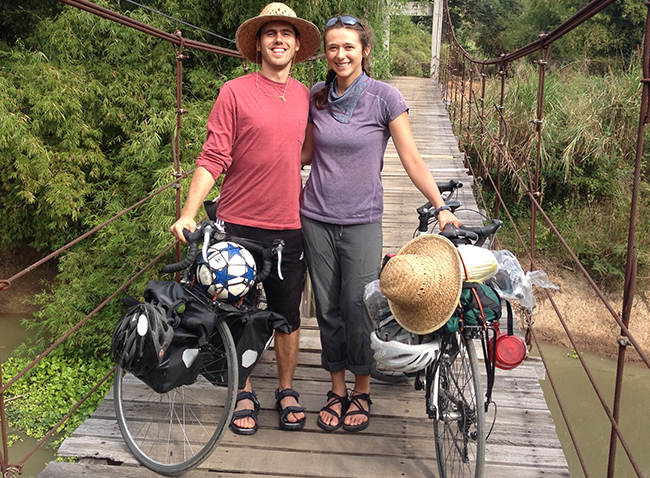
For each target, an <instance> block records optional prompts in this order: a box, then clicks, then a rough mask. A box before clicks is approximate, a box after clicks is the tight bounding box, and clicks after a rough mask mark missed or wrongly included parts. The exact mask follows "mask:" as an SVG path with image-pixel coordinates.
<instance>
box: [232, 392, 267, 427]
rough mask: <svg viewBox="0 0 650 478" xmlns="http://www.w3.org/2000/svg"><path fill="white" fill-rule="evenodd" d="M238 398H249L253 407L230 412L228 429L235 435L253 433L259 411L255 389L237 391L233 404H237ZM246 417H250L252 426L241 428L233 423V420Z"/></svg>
mask: <svg viewBox="0 0 650 478" xmlns="http://www.w3.org/2000/svg"><path fill="white" fill-rule="evenodd" d="M240 400H250V401H251V402H253V409H252V410H251V409H250V408H249V409H246V410H235V411H234V412H233V414H232V420H230V429H231V430H232V431H233V433H236V434H237V435H255V433H256V432H257V412H259V411H260V402H259V401H258V400H257V395H255V390H252V391H250V392H247V391H245V390H244V391H243V392H239V393H238V394H237V402H236V403H235V406H237V403H239V402H240ZM246 417H251V418H252V419H253V421H254V422H255V426H254V427H253V428H243V427H239V426H237V425H235V420H239V419H240V418H246Z"/></svg>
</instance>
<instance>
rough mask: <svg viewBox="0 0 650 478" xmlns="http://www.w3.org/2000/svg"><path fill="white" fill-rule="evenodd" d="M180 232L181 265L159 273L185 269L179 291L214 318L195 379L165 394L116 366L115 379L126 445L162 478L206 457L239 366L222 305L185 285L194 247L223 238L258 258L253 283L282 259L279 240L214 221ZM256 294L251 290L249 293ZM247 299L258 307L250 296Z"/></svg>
mask: <svg viewBox="0 0 650 478" xmlns="http://www.w3.org/2000/svg"><path fill="white" fill-rule="evenodd" d="M183 232H184V233H185V237H186V238H187V240H188V243H189V249H188V253H187V255H186V257H185V259H184V260H183V261H181V262H179V263H176V264H169V265H166V266H164V267H163V272H166V273H171V272H178V271H182V270H185V274H184V276H183V279H182V280H181V285H182V286H183V288H184V290H185V291H186V292H187V293H188V294H189V295H190V296H192V297H193V298H194V299H195V300H196V301H197V302H198V303H200V304H202V305H203V306H204V307H206V308H208V309H209V310H211V311H212V312H214V313H215V317H216V318H217V319H216V323H215V324H214V331H213V333H212V335H211V336H210V337H209V340H208V344H206V345H204V346H203V347H201V348H200V352H199V353H200V356H201V357H200V358H201V359H202V360H203V363H202V366H201V369H200V371H199V374H198V377H197V378H196V381H194V382H193V383H190V384H187V385H182V386H179V387H177V388H174V389H172V390H170V391H168V392H166V393H157V392H155V391H154V390H152V389H151V388H149V387H148V386H147V385H146V384H145V383H143V382H142V381H141V380H139V379H138V378H137V377H135V376H133V375H132V374H130V373H127V372H126V371H125V370H123V369H122V368H121V367H120V366H119V365H118V366H117V367H116V371H115V379H114V394H113V395H114V402H115V413H116V416H117V422H118V426H119V429H120V431H121V433H122V436H123V437H124V440H125V442H126V445H127V447H128V448H129V450H130V451H131V452H132V453H133V455H134V456H135V457H136V459H137V460H138V461H139V462H140V463H142V464H143V465H144V466H146V467H147V468H149V469H150V470H152V471H155V472H156V473H159V474H162V475H176V474H179V473H183V472H185V471H188V470H190V469H193V468H195V467H196V466H198V465H199V464H200V463H202V462H203V461H204V460H205V459H207V458H208V457H209V456H210V454H211V453H212V452H213V451H214V450H215V448H216V447H217V446H218V444H219V442H220V441H221V439H222V438H223V436H224V434H225V432H226V430H227V428H228V424H229V423H230V420H231V418H232V414H233V412H234V409H235V403H236V397H237V388H238V381H239V373H238V368H239V363H238V357H237V353H236V344H235V341H234V340H233V335H232V333H231V330H230V327H229V325H228V323H227V322H226V320H224V319H223V318H222V316H223V313H222V308H223V307H224V306H223V305H222V304H221V303H220V302H218V301H216V300H211V299H210V298H208V297H207V296H202V295H201V294H197V293H195V292H194V291H193V290H192V288H191V287H190V286H191V281H192V277H191V271H192V268H193V266H194V265H195V264H196V262H197V261H198V259H199V255H200V254H201V250H200V249H199V244H200V243H201V242H203V250H204V251H205V250H206V249H207V247H208V245H210V244H214V243H216V242H221V241H226V240H227V241H231V242H235V243H237V244H239V245H241V246H243V247H245V248H246V249H248V250H249V251H250V252H252V253H254V254H258V255H259V256H261V257H262V264H263V265H262V268H261V271H259V272H258V273H257V274H256V276H255V283H256V284H259V283H261V282H262V281H263V280H264V279H265V278H266V277H267V276H268V274H269V272H270V270H271V267H272V259H273V257H278V267H280V264H281V260H282V258H281V255H282V247H283V243H282V241H276V242H275V243H274V244H273V245H270V246H269V245H261V244H258V243H255V242H252V241H249V240H246V239H242V238H237V237H233V236H229V235H227V234H225V233H223V232H222V231H221V230H220V229H219V228H218V227H216V226H215V223H214V222H213V221H204V222H202V223H201V224H200V225H199V226H198V227H197V229H196V231H195V232H193V233H189V231H187V230H185V231H183ZM256 291H257V289H256V287H255V286H253V291H252V292H253V295H254V294H255V292H256ZM247 300H248V301H250V305H251V306H252V307H255V306H257V304H256V303H255V302H252V301H254V300H255V298H254V297H252V298H247ZM267 346H268V342H267ZM261 354H263V351H262V352H261V353H260V356H261ZM185 359H186V357H185V352H183V360H185Z"/></svg>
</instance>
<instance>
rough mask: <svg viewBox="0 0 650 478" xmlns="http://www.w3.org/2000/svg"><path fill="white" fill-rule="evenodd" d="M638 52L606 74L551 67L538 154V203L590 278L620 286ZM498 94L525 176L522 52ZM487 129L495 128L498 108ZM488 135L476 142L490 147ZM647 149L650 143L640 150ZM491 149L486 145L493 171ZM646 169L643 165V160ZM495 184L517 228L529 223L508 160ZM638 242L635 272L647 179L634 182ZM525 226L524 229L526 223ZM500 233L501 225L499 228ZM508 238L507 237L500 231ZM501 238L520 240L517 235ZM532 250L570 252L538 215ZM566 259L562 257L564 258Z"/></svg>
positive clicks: (527, 116) (532, 90)
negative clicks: (624, 65) (637, 199)
mask: <svg viewBox="0 0 650 478" xmlns="http://www.w3.org/2000/svg"><path fill="white" fill-rule="evenodd" d="M639 60H640V59H639V58H638V57H637V56H634V58H633V60H632V61H631V62H630V64H629V65H628V68H627V69H626V70H623V71H617V72H616V73H613V72H610V73H607V74H604V75H599V74H590V73H589V68H588V65H587V64H586V63H575V64H572V65H568V66H565V67H563V68H551V69H550V70H549V72H548V73H547V76H546V82H545V88H544V96H545V102H544V123H543V129H542V149H541V160H540V178H541V184H540V189H541V192H542V194H543V197H542V204H543V207H544V209H545V210H546V212H547V213H548V215H549V216H550V218H551V219H552V221H553V222H554V224H555V226H556V227H557V228H558V230H559V231H560V233H561V234H562V235H563V237H564V238H565V239H566V241H567V243H568V244H569V246H570V247H571V248H572V250H573V251H574V252H575V253H576V255H577V256H578V257H579V258H580V259H581V262H582V263H583V264H584V265H586V266H587V267H588V268H589V269H590V270H591V272H592V273H593V274H594V276H595V278H597V279H600V280H601V281H602V282H603V283H604V284H607V285H610V286H612V287H619V286H620V285H621V284H622V282H621V278H622V277H623V274H624V268H625V260H626V248H627V229H628V222H629V207H630V195H631V187H632V175H633V167H634V152H635V141H636V134H637V127H638V115H639V107H640V100H641V84H640V74H641V68H640V61H639ZM510 73H511V74H510V75H509V78H508V79H507V85H506V90H505V91H506V96H505V100H504V105H505V106H504V117H505V119H506V121H507V123H508V138H507V142H508V145H507V147H508V150H509V153H510V154H511V157H512V159H513V168H514V169H515V170H516V171H517V173H518V174H519V176H521V177H522V178H523V179H524V181H525V182H527V174H526V167H525V159H526V158H528V160H529V161H530V163H531V168H532V169H533V171H534V168H535V164H536V156H537V134H536V132H535V128H534V126H533V125H532V124H531V119H533V118H535V116H536V104H537V85H538V72H537V68H536V66H535V65H533V64H531V62H529V61H524V60H522V61H520V62H517V63H516V64H514V65H512V66H511V69H510ZM499 88H500V80H499V79H498V78H497V77H491V78H490V80H489V82H488V89H487V92H486V96H487V98H488V101H486V105H491V104H492V103H493V102H496V101H497V100H496V98H498V94H499V91H500V90H499ZM489 129H490V131H492V134H493V135H495V136H497V137H498V123H497V117H496V115H493V116H492V117H491V118H490V123H489ZM488 143H489V141H488V139H487V137H486V139H485V142H484V145H483V150H484V151H489V150H490V146H489V144H488ZM646 156H647V153H646ZM495 161H496V155H494V154H492V155H489V163H490V167H491V173H493V174H494V173H495V172H496V164H495ZM645 169H646V171H644V173H647V167H646V168H645ZM503 176H504V177H503V179H502V180H503V183H502V192H503V193H504V195H505V197H506V198H507V199H506V203H507V205H508V208H509V210H510V211H511V213H512V214H513V215H514V216H515V218H516V220H517V222H518V227H519V228H520V230H521V231H528V228H529V226H528V224H529V221H530V207H529V201H528V200H527V199H526V198H525V197H524V190H523V187H522V185H521V184H520V183H519V182H517V181H516V180H515V179H514V175H513V173H512V170H511V169H508V170H506V171H504V174H503ZM641 188H642V189H641V191H642V193H641V202H640V204H639V207H640V209H639V214H640V216H639V217H640V219H639V222H638V226H637V233H638V234H637V240H638V242H637V252H638V255H639V270H640V273H641V275H643V274H644V272H645V271H646V270H647V267H648V266H649V265H650V256H649V255H648V254H649V252H650V239H649V237H650V236H649V233H650V229H649V225H650V222H649V221H648V220H647V218H648V217H649V213H650V209H649V207H650V204H649V203H648V200H647V194H644V191H647V190H648V188H649V185H648V183H647V182H646V181H645V180H644V181H642V183H641ZM525 234H528V232H525ZM501 237H502V239H504V238H506V237H507V232H506V231H504V233H503V234H501ZM506 240H507V239H506ZM507 242H508V246H509V247H512V248H513V249H515V250H516V249H517V248H518V246H517V244H516V240H515V238H514V235H513V236H512V237H511V240H509V241H507ZM536 251H537V252H541V253H542V254H544V255H546V256H547V257H549V258H552V259H553V260H557V259H560V260H567V259H568V256H567V255H565V252H564V250H563V249H562V247H561V246H560V244H559V243H558V241H557V239H556V237H555V235H554V234H553V233H552V231H551V230H550V228H549V227H548V225H547V223H546V221H544V219H543V218H541V217H539V216H538V229H537V236H536ZM566 263H567V264H568V261H567V262H566Z"/></svg>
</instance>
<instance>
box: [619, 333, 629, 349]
mask: <svg viewBox="0 0 650 478" xmlns="http://www.w3.org/2000/svg"><path fill="white" fill-rule="evenodd" d="M616 343H617V344H618V345H620V346H621V347H631V346H632V342H630V338H629V337H628V336H627V335H619V336H618V337H616Z"/></svg>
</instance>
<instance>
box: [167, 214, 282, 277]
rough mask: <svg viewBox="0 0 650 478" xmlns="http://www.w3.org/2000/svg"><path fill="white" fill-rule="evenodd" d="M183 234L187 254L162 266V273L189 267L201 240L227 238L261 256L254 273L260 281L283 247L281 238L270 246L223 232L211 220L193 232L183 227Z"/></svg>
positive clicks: (197, 254)
mask: <svg viewBox="0 0 650 478" xmlns="http://www.w3.org/2000/svg"><path fill="white" fill-rule="evenodd" d="M207 228H209V229H207ZM206 229H207V230H209V236H208V237H207V238H204V235H205V231H206ZM183 235H184V236H185V239H187V243H188V244H189V248H188V250H187V255H186V256H185V259H183V260H182V261H180V262H176V263H174V264H167V265H165V266H163V268H162V271H163V272H164V273H170V272H179V271H182V270H184V269H187V268H188V267H190V266H191V265H192V264H193V263H194V261H195V260H196V258H197V257H198V256H199V253H200V249H199V244H201V240H204V241H205V240H210V239H213V240H214V241H215V242H221V241H224V240H228V241H232V242H235V243H237V244H239V245H240V246H242V247H244V248H245V249H247V250H248V251H249V252H252V253H254V254H258V255H260V256H261V257H262V270H261V271H259V272H257V274H255V282H261V281H263V280H264V279H266V278H267V277H268V276H269V274H270V273H271V267H272V266H273V256H274V255H279V254H281V252H282V249H283V247H284V241H282V240H281V239H276V240H275V241H274V242H273V245H271V246H265V245H263V244H259V243H257V242H253V241H251V240H249V239H244V238H241V237H235V236H230V235H228V234H223V233H221V232H219V231H218V230H217V229H216V228H214V222H213V221H203V222H202V223H201V224H200V225H199V226H198V227H197V228H196V230H195V231H194V232H190V231H188V230H187V229H183Z"/></svg>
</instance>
